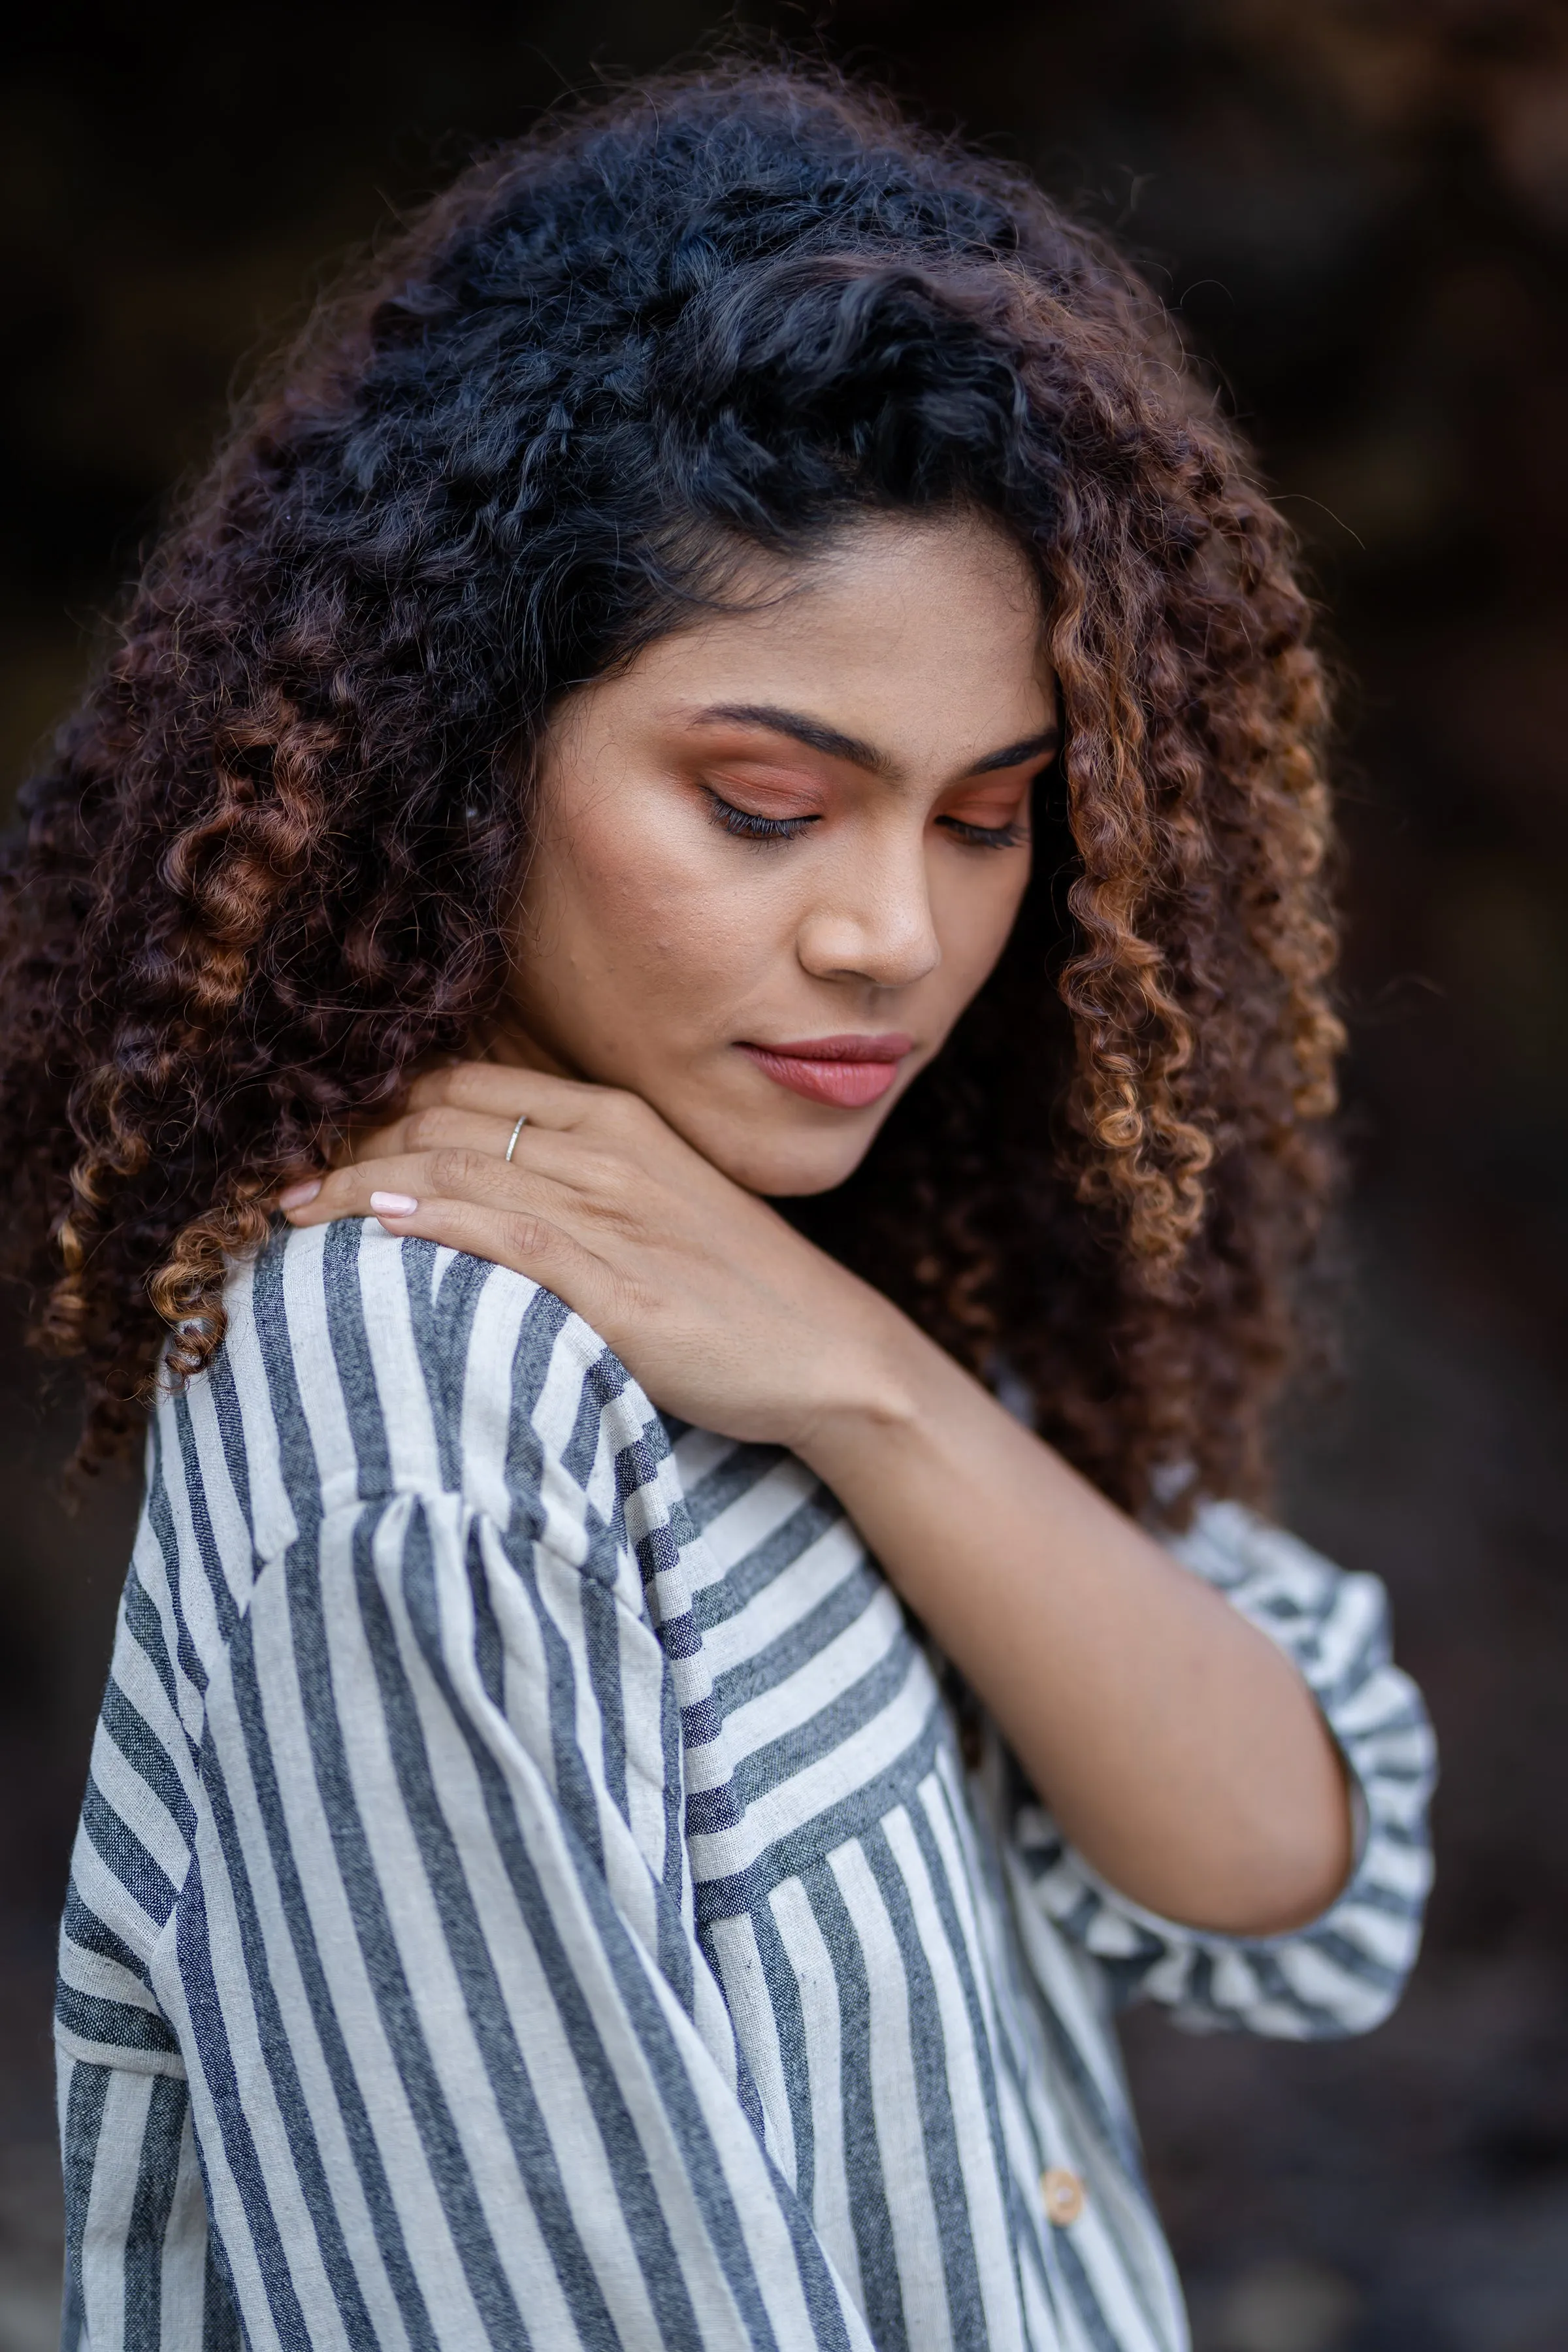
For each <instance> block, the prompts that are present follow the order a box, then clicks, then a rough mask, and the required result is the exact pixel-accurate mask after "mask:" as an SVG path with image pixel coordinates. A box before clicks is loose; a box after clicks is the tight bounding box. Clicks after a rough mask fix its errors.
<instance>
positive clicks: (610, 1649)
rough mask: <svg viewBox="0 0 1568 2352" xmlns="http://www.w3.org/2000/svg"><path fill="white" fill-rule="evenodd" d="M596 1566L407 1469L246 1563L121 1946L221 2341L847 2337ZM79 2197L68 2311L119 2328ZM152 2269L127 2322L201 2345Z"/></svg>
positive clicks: (645, 1647)
mask: <svg viewBox="0 0 1568 2352" xmlns="http://www.w3.org/2000/svg"><path fill="white" fill-rule="evenodd" d="M606 1555H607V1557H606ZM621 1564H622V1565H623V1566H624V1565H625V1556H624V1554H623V1555H622V1563H621ZM596 1571H597V1572H596ZM606 1579H607V1580H606ZM616 1583H617V1575H616V1553H615V1550H614V1549H613V1548H608V1547H599V1548H597V1549H593V1548H591V1549H590V1555H589V1557H588V1559H586V1560H568V1559H564V1558H563V1557H561V1556H560V1555H559V1554H558V1553H557V1552H556V1551H554V1550H553V1549H551V1548H549V1547H548V1546H546V1545H544V1544H542V1543H540V1542H537V1541H534V1540H532V1539H531V1538H530V1537H529V1536H528V1535H527V1534H526V1533H523V1534H521V1535H519V1534H516V1533H513V1534H510V1535H509V1534H507V1533H505V1532H503V1531H502V1529H501V1528H500V1527H499V1526H498V1525H497V1524H496V1523H495V1522H494V1521H493V1520H492V1519H490V1518H489V1517H486V1516H484V1515H483V1514H481V1513H478V1512H476V1511H474V1510H473V1509H472V1508H471V1507H469V1506H468V1504H467V1503H466V1502H465V1501H464V1500H463V1498H462V1497H461V1496H458V1495H455V1494H448V1493H434V1494H419V1493H407V1492H405V1493H400V1494H395V1495H394V1496H390V1497H384V1498H382V1499H380V1500H378V1501H376V1502H374V1503H373V1504H367V1505H363V1506H359V1507H352V1508H348V1509H344V1510H340V1511H337V1512H335V1513H331V1514H330V1515H328V1516H327V1517H324V1518H323V1519H322V1520H321V1523H320V1525H319V1526H318V1527H317V1528H315V1529H314V1530H312V1531H310V1532H308V1533H307V1534H305V1535H302V1536H301V1538H300V1539H299V1540H298V1541H297V1542H296V1543H295V1545H294V1546H293V1547H291V1549H290V1551H289V1554H288V1555H286V1556H285V1557H283V1558H280V1559H276V1560H273V1561H271V1562H269V1563H268V1565H267V1566H266V1567H265V1568H264V1569H263V1570H262V1572H261V1574H260V1575H259V1577H258V1580H257V1583H256V1586H255V1589H254V1591H253V1593H252V1595H251V1598H250V1602H249V1607H248V1609H247V1612H246V1614H245V1618H244V1620H243V1622H242V1623H241V1624H240V1625H238V1626H237V1629H236V1631H235V1633H234V1635H233V1637H232V1639H231V1640H230V1642H229V1643H228V1645H227V1648H226V1655H225V1663H224V1666H223V1669H222V1671H221V1672H220V1673H219V1674H218V1675H216V1676H215V1677H214V1679H213V1681H212V1682H211V1684H210V1685H209V1687H208V1689H207V1691H206V1694H205V1740H204V1753H203V1762H202V1778H203V1784H204V1794H205V1802H204V1803H203V1804H202V1806H201V1807H200V1809H199V1811H198V1813H197V1817H196V1822H195V1837H194V1844H193V1852H192V1858H191V1862H190V1866H189V1869H188V1872H187V1873H186V1875H185V1878H184V1885H183V1886H182V1887H181V1890H180V1893H179V1895H178V1898H177V1900H176V1901H175V1903H174V1907H173V1910H172V1911H171V1913H170V1915H169V1920H168V1925H167V1927H166V1928H165V1930H164V1932H163V1936H162V1937H160V1939H159V1943H158V1945H157V1948H156V1949H155V1951H154V1953H153V1961H152V1967H151V1970H150V1975H151V1982H152V1987H153V1991H154V1993H155V1995H156V1997H157V1999H158V2001H159V2003H160V2006H161V2009H162V2011H163V2014H164V2015H165V2016H166V2017H167V2018H168V2019H169V2021H171V2024H172V2026H173V2028H174V2036H175V2039H176V2041H177V2043H178V2048H179V2051H180V2053H181V2054H182V2056H183V2060H184V2070H185V2072H186V2074H187V2075H188V2102H189V2115H188V2116H185V2115H184V2113H182V2114H181V2115H180V2116H178V2117H176V2116H175V2114H174V2107H175V2105H179V2106H181V2108H182V2109H183V2108H184V2104H185V2100H184V2094H185V2090H186V2085H185V2084H184V2083H179V2084H173V2083H171V2084H169V2085H168V2092H167V2093H163V2092H161V2091H160V2089H159V2087H158V2085H157V2084H153V2087H152V2090H151V2093H150V2097H151V2102H152V2104H153V2105H157V2104H158V2102H159V2100H160V2098H162V2099H163V2104H164V2105H167V2106H168V2108H169V2114H168V2116H167V2117H166V2118H165V2119H164V2121H163V2126H162V2128H163V2131H164V2133H165V2136H167V2135H169V2134H174V2135H175V2136H176V2137H178V2135H180V2134H182V2133H183V2134H184V2141H185V2143H189V2142H191V2141H192V2139H193V2138H194V2144H195V2149H196V2150H197V2151H198V2152H199V2156H200V2161H201V2168H202V2172H203V2174H204V2175H205V2184H206V2199H207V2203H208V2206H209V2209H210V2211H211V2215H212V2218H213V2221H214V2222H215V2223H216V2238H217V2240H218V2242H219V2244H220V2246H221V2251H222V2259H223V2263H224V2267H225V2271H226V2278H227V2284H228V2288H229V2292H230V2294H231V2296H232V2300H233V2303H234V2305H235V2306H236V2307H237V2312H238V2314H239V2316H240V2318H241V2320H242V2322H243V2324H244V2328H245V2332H246V2335H247V2339H248V2340H249V2341H251V2342H253V2343H261V2342H268V2341H285V2342H291V2343H296V2344H299V2343H303V2344H309V2345H312V2346H314V2345H328V2344H339V2343H342V2344H347V2345H356V2346H357V2345H366V2344H375V2345H378V2346H387V2347H390V2346H403V2345H407V2346H410V2347H416V2346H423V2347H436V2346H439V2347H492V2346H499V2345H505V2346H507V2347H512V2346H523V2345H528V2344H533V2345H536V2346H549V2347H552V2352H555V2347H563V2352H564V2347H570V2346H574V2345H581V2346H590V2345H591V2346H595V2347H596V2346H599V2345H602V2344H607V2343H622V2344H637V2345H647V2346H650V2347H651V2346H654V2345H662V2346H668V2347H682V2352H684V2347H692V2346H713V2347H720V2346H723V2347H736V2352H739V2347H742V2346H744V2347H752V2346H755V2345H774V2346H778V2347H819V2346H830V2345H831V2346H836V2347H864V2346H865V2345H866V2342H867V2339H866V2337H865V2334H864V2328H863V2326H862V2324H861V2323H860V2321H859V2320H858V2315H856V2313H855V2311H854V2309H853V2306H852V2305H851V2304H850V2302H849V2300H848V2298H847V2295H846V2294H844V2293H843V2291H842V2290H841V2287H840V2284H839V2282H838V2280H837V2277H836V2275H835V2273H834V2272H833V2270H832V2266H831V2264H830V2263H829V2262H828V2261H827V2258H826V2255H825V2253H824V2252H823V2250H822V2248H821V2246H820V2245H819V2243H818V2242H817V2239H816V2233H815V2231H814V2230H813V2228H812V2226H811V2222H810V2220H809V2217H808V2216H807V2214H806V2213H805V2210H804V2208H803V2207H802V2206H801V2205H800V2204H799V2202H798V2200H796V2199H795V2195H794V2192H793V2190H792V2189H790V2188H789V2186H788V2184H787V2183H786V2181H785V2180H784V2179H783V2177H782V2176H781V2174H780V2173H779V2171H778V2170H777V2169H776V2168H775V2167H774V2166H773V2163H772V2161H771V2159H770V2158H769V2156H768V2153H767V2151H766V2148H765V2146H764V2138H763V2127H762V2116H761V2108H760V2103H759V2101H758V2098H757V2095H756V2092H755V2090H754V2088H753V2086H752V2083H751V2081H750V2079H749V2077H748V2075H747V2073H746V2070H745V2067H744V2065H743V2063H742V2060H741V2058H740V2055H739V2053H738V2051H737V2048H736V2044H735V2041H734V2036H733V2033H732V2031H731V2025H730V2021H729V2016H728V2012H727V2011H726V2009H725V2006H724V2002H723V2000H722V1998H721V1994H720V1991H719V1989H718V1987H717V1984H716V1982H715V1981H714V1979H713V1978H712V1975H711V1973H710V1969H709V1968H708V1966H707V1963H706V1961H705V1960H704V1958H703V1957H702V1955H701V1952H700V1947H699V1945H698V1943H697V1940H696V1937H695V1935H694V1932H693V1927H692V1906H691V1899H690V1890H689V1885H688V1884H687V1878H686V1864H685V1859H684V1845H683V1842H682V1838H681V1834H680V1817H681V1805H682V1790H681V1789H680V1786H679V1757H680V1741H679V1725H678V1723H677V1722H676V1720H675V1719H674V1717H673V1715H672V1700H671V1694H670V1688H669V1681H668V1672H667V1665H666V1660H665V1657H664V1654H663V1652H662V1650H661V1647H660V1644H659V1642H658V1638H657V1636H656V1634H655V1633H654V1631H653V1629H652V1626H651V1624H650V1622H648V1620H647V1616H646V1614H644V1613H638V1612H634V1610H633V1609H631V1608H629V1607H628V1606H627V1604H626V1599H625V1597H624V1595H623V1593H622V1592H621V1591H619V1590H617V1589H616ZM169 2094H176V2096H170V2095H169ZM83 2095H93V2094H91V2093H90V2092H89V2093H84V2094H83ZM110 2095H111V2096H121V2103H122V2104H123V2103H124V2100H123V2096H122V2095H121V2092H120V2091H119V2090H118V2088H117V2087H115V2086H114V2085H113V2084H111V2091H110ZM74 2096H77V2092H76V2090H75V2088H74V2086H72V2088H70V2089H68V2093H67V2097H68V2100H69V2099H70V2098H71V2097H74ZM137 2097H138V2098H140V2100H141V2102H142V2105H146V2104H148V2099H149V2093H148V2092H147V2090H146V2087H145V2085H142V2086H141V2087H140V2088H139V2090H138V2093H137ZM151 2127H152V2126H151V2120H149V2122H148V2123H147V2124H144V2125H143V2126H142V2129H143V2131H144V2132H145V2131H146V2130H148V2129H150V2128H151ZM68 2144H69V2145H76V2146H81V2145H82V2144H83V2135H82V2134H81V2132H80V2131H79V2130H78V2131H76V2132H75V2133H71V2132H69V2131H68ZM164 2154H165V2158H167V2155H168V2151H164ZM159 2178H160V2180H161V2184H162V2185H161V2187H160V2189H159V2191H158V2194H159V2196H160V2197H161V2198H163V2200H164V2201H166V2202H167V2203H169V2205H170V2206H171V2209H173V2208H174V2207H177V2206H179V2204H180V2202H181V2197H182V2189H181V2186H180V2177H179V2159H178V2158H175V2160H174V2162H173V2163H170V2162H169V2161H165V2162H164V2164H163V2168H162V2172H161V2174H160V2176H159ZM122 2201H123V2200H122ZM132 2201H134V2200H132ZM145 2201H146V2200H143V2202H145ZM185 2201H186V2202H189V2199H188V2197H187V2198H186V2200H185ZM79 2202H80V2204H81V2208H82V2217H83V2219H82V2225H81V2227H80V2229H79V2238H80V2241H81V2246H82V2258H81V2261H80V2263H79V2271H78V2278H77V2282H76V2287H75V2292H76V2294H77V2298H78V2302H79V2305H80V2306H81V2307H82V2322H81V2324H79V2326H78V2329H77V2336H78V2340H79V2341H81V2340H85V2341H86V2342H87V2343H93V2342H96V2341H98V2340H99V2338H100V2335H101V2336H103V2338H104V2340H121V2331H120V2328H119V2327H118V2326H113V2327H109V2328H104V2329H101V2330H100V2329H99V2328H97V2327H95V2326H93V2324H92V2322H93V2313H92V2308H91V2305H92V2299H93V2277H94V2256H95V2254H96V2255H97V2256H98V2257H99V2260H98V2270H99V2272H100V2273H102V2274H103V2275H104V2276H106V2277H107V2276H108V2275H109V2273H107V2272H106V2271H105V2268H104V2261H103V2257H104V2256H105V2255H106V2254H107V2253H110V2252H115V2259H116V2263H117V2267H116V2269H115V2270H114V2273H113V2290H112V2291H113V2293H114V2294H115V2295H116V2297H117V2298H118V2299H119V2300H120V2301H121V2303H122V2302H123V2298H124V2295H125V2294H126V2292H127V2288H126V2279H127V2276H128V2272H127V2257H126V2255H125V2253H124V2251H123V2249H120V2250H118V2252H116V2250H114V2249H111V2248H109V2247H107V2246H100V2245H98V2244H97V2243H96V2242H95V2241H94V2240H93V2238H92V2234H91V2219H90V2216H91V2192H90V2186H89V2190H88V2194H87V2195H86V2197H85V2198H84V2199H82V2200H79ZM128 2226H129V2224H128ZM143 2234H145V2231H143ZM167 2234H168V2224H167V2223H165V2235H167ZM110 2235H112V2232H110ZM187 2235H189V2236H192V2238H193V2242H192V2244H191V2246H190V2248H189V2249H188V2256H187V2259H186V2263H185V2267H186V2269H187V2270H190V2269H191V2268H192V2264H193V2263H196V2262H198V2260H199V2258H200V2257H202V2256H205V2241H204V2238H203V2233H202V2232H201V2231H200V2230H199V2229H197V2230H196V2231H194V2232H192V2231H187ZM166 2300H167V2298H166ZM174 2301H175V2308H174V2309H172V2310H171V2312H170V2324H169V2325H166V2326H164V2327H163V2330H162V2331H161V2333H160V2335H159V2336H157V2337H156V2338H153V2337H152V2336H149V2335H146V2334H142V2335H141V2336H136V2337H134V2338H132V2340H134V2341H137V2342H139V2343H150V2342H153V2341H154V2340H156V2341H157V2342H158V2343H159V2344H160V2345H161V2346H165V2347H168V2352H196V2347H198V2346H200V2345H201V2343H202V2341H203V2336H202V2330H201V2328H200V2326H199V2316H200V2310H201V2297H200V2295H199V2294H198V2293H196V2292H195V2280H194V2279H193V2282H192V2285H191V2288H190V2291H188V2292H186V2293H184V2295H183V2296H176V2297H175V2299H174ZM179 2313H185V2314H190V2315H195V2316H194V2324H193V2325H192V2326H189V2327H186V2328H182V2327H181V2326H179V2325H178V2324H177V2320H178V2314H179Z"/></svg>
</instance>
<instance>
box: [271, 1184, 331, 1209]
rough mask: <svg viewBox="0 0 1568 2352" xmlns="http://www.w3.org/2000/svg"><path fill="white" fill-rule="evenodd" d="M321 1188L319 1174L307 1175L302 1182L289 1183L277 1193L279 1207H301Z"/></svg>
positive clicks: (312, 1198)
mask: <svg viewBox="0 0 1568 2352" xmlns="http://www.w3.org/2000/svg"><path fill="white" fill-rule="evenodd" d="M320 1191H321V1178H320V1177H319V1176H307V1177H306V1178H305V1179H304V1181H303V1182H302V1183H299V1184H290V1185H289V1186H288V1187H287V1189H286V1190H285V1191H283V1192H279V1195H278V1205H279V1208H280V1209H303V1208H304V1207H306V1205H307V1204H308V1203H309V1202H311V1201H313V1200H314V1199H315V1197H316V1195H317V1193H318V1192H320Z"/></svg>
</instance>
